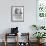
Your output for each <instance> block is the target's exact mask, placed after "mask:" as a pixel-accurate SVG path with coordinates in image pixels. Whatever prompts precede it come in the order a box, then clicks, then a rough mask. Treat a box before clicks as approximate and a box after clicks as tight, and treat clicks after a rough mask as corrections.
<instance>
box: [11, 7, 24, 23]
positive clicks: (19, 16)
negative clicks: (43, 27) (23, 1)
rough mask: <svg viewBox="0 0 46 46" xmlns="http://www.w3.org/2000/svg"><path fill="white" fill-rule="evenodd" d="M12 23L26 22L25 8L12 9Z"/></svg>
mask: <svg viewBox="0 0 46 46" xmlns="http://www.w3.org/2000/svg"><path fill="white" fill-rule="evenodd" d="M11 21H13V22H23V21H24V6H12V7H11Z"/></svg>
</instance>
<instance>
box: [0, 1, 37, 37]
mask: <svg viewBox="0 0 46 46" xmlns="http://www.w3.org/2000/svg"><path fill="white" fill-rule="evenodd" d="M11 6H24V22H11ZM32 24H36V0H0V34H2V33H4V32H6V31H7V32H8V31H9V30H8V29H9V28H11V27H16V26H18V27H19V31H20V32H30V35H31V36H32V32H33V31H32V29H31V27H30V26H31V25H32Z"/></svg>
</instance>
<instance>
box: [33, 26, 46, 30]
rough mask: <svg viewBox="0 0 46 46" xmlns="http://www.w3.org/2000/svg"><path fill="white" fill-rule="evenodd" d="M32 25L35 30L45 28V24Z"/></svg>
mask: <svg viewBox="0 0 46 46" xmlns="http://www.w3.org/2000/svg"><path fill="white" fill-rule="evenodd" d="M32 27H33V28H35V29H36V30H39V29H45V26H37V25H32Z"/></svg>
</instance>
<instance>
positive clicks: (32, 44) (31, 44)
mask: <svg viewBox="0 0 46 46" xmlns="http://www.w3.org/2000/svg"><path fill="white" fill-rule="evenodd" d="M0 46H4V43H3V42H2V43H1V42H0ZM7 46H15V42H14V43H12V42H10V43H8V45H7ZM24 46H25V45H24ZM30 46H37V43H33V42H32V43H30ZM42 46H46V43H44V45H42Z"/></svg>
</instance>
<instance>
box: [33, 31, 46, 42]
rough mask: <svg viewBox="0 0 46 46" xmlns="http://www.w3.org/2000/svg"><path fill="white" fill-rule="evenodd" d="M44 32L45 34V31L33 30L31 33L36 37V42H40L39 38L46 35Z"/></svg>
mask: <svg viewBox="0 0 46 46" xmlns="http://www.w3.org/2000/svg"><path fill="white" fill-rule="evenodd" d="M45 34H46V33H45V32H35V33H34V34H33V35H34V36H35V37H36V38H37V41H38V43H40V40H41V39H42V38H45V37H44V36H46V35H45Z"/></svg>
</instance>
